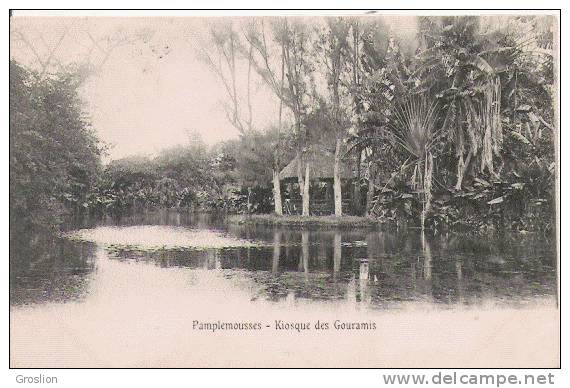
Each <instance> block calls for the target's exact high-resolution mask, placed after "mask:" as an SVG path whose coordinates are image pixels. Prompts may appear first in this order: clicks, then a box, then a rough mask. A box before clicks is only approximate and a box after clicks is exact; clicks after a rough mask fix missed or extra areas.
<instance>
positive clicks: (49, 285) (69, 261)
mask: <svg viewBox="0 0 570 388" xmlns="http://www.w3.org/2000/svg"><path fill="white" fill-rule="evenodd" d="M94 269H95V245H94V244H92V243H88V242H73V241H69V240H66V239H61V238H57V237H54V236H43V235H36V236H33V237H32V238H31V239H29V240H27V241H25V242H24V241H17V242H16V243H14V242H12V244H11V246H10V304H11V305H24V304H35V303H42V302H46V301H49V302H68V301H76V300H81V299H82V298H84V297H85V296H86V295H87V293H88V288H89V283H90V279H91V275H92V273H93V271H94Z"/></svg>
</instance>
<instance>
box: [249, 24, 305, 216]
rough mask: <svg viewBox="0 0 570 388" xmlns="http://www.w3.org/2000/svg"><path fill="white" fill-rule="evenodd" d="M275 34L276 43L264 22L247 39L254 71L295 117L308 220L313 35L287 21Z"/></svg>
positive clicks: (274, 28)
mask: <svg viewBox="0 0 570 388" xmlns="http://www.w3.org/2000/svg"><path fill="white" fill-rule="evenodd" d="M271 30H272V31H271V38H272V41H270V40H269V38H268V35H269V33H268V32H267V31H266V28H265V23H264V21H263V20H261V21H260V23H259V24H255V23H254V24H252V28H250V29H249V32H248V33H247V34H246V37H247V40H248V41H249V42H250V44H251V45H252V46H253V47H254V48H255V51H256V54H257V55H256V56H255V57H254V61H253V64H254V68H255V69H256V71H257V72H258V74H259V75H260V76H261V77H262V79H263V80H264V81H265V83H266V84H267V86H268V87H269V88H270V90H272V91H273V93H274V94H275V95H276V96H277V98H279V100H280V102H281V103H283V104H284V105H285V106H286V107H288V108H289V109H290V110H291V112H292V114H293V118H294V131H295V134H296V137H297V161H298V163H297V181H298V183H299V189H300V191H301V198H302V214H303V215H304V216H308V215H309V195H310V194H309V186H310V161H309V160H308V159H306V158H305V155H304V154H305V152H304V151H305V147H306V145H307V128H306V126H305V125H304V118H305V116H306V114H307V110H308V105H309V99H310V83H311V77H312V72H313V68H312V66H311V64H310V61H309V45H310V41H309V35H310V31H309V29H308V28H307V26H306V25H305V24H304V23H303V22H302V21H299V20H297V21H294V22H290V21H289V20H288V19H287V18H280V19H276V20H274V21H273V22H272V29H271ZM275 46H276V47H277V48H278V49H280V51H281V61H282V62H281V64H282V65H281V69H282V72H281V75H282V76H281V77H279V75H278V74H279V73H278V72H277V71H275V69H274V64H273V62H274V61H273V60H272V57H271V55H272V54H271V53H272V48H273V49H274V48H275ZM303 169H304V171H303Z"/></svg>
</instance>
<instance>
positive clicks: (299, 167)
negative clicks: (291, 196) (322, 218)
mask: <svg viewBox="0 0 570 388" xmlns="http://www.w3.org/2000/svg"><path fill="white" fill-rule="evenodd" d="M297 183H298V184H299V194H300V195H301V200H302V203H303V206H302V209H303V210H302V212H303V213H302V214H303V215H305V213H304V209H305V179H304V178H303V158H302V157H301V151H300V150H297Z"/></svg>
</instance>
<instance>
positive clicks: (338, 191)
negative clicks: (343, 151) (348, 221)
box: [333, 139, 342, 217]
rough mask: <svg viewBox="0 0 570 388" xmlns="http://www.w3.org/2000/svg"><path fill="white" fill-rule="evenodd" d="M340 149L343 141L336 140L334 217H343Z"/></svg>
mask: <svg viewBox="0 0 570 388" xmlns="http://www.w3.org/2000/svg"><path fill="white" fill-rule="evenodd" d="M340 147H341V140H340V139H336V148H335V152H334V169H333V171H334V172H333V179H334V215H335V216H337V217H340V216H342V185H341V181H340Z"/></svg>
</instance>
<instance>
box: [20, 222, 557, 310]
mask: <svg viewBox="0 0 570 388" xmlns="http://www.w3.org/2000/svg"><path fill="white" fill-rule="evenodd" d="M113 222H115V225H116V221H113V220H105V221H104V222H103V225H113ZM121 223H122V224H124V225H129V226H132V225H164V228H166V229H161V230H166V231H168V226H166V225H172V226H173V227H174V228H175V229H173V230H172V233H173V234H175V230H176V233H179V232H180V228H182V227H184V228H190V229H192V230H196V229H197V230H209V231H215V232H216V233H219V234H220V235H223V236H228V239H229V237H231V240H228V241H255V242H257V244H247V245H245V246H235V244H232V246H228V247H223V246H219V244H218V245H216V248H215V249H214V248H203V246H205V245H207V244H204V242H203V241H202V244H200V246H202V248H198V247H194V248H193V247H188V246H168V247H166V248H156V247H153V249H147V248H145V247H144V246H131V245H125V244H123V245H114V244H109V243H107V244H106V245H105V247H104V249H105V253H106V255H107V256H108V257H109V258H111V259H112V260H115V261H117V262H124V263H129V264H132V263H138V264H142V265H149V264H150V265H153V266H157V267H160V268H171V267H176V268H181V269H187V270H188V271H192V270H205V271H213V272H215V273H218V274H219V276H221V277H223V278H225V279H226V281H227V282H230V284H234V286H235V287H241V288H242V289H243V287H246V288H247V289H248V290H250V292H251V294H252V300H258V299H264V300H268V301H275V302H281V303H285V304H291V303H294V302H295V301H296V300H312V301H317V302H318V301H322V302H332V303H334V302H335V301H343V303H349V304H350V303H352V304H353V305H354V306H355V307H356V308H358V309H369V308H372V309H378V308H397V307H399V306H401V305H402V304H404V303H407V302H413V303H428V304H439V305H442V306H452V305H455V304H461V305H473V304H480V303H486V302H492V303H499V304H501V303H504V304H508V305H515V306H516V305H520V304H524V303H526V302H530V301H532V300H533V299H535V298H537V297H544V296H547V297H551V298H554V295H556V283H555V282H556V268H555V267H554V266H553V264H552V263H553V262H555V260H554V259H553V257H552V256H553V255H555V253H554V251H553V249H552V244H550V243H548V242H546V241H544V240H543V239H540V238H532V237H527V238H525V239H524V240H522V239H516V238H511V239H508V238H505V239H501V240H500V241H499V240H498V241H482V240H480V239H476V238H473V239H470V238H466V237H461V238H454V237H449V236H443V235H440V236H435V237H434V236H429V235H427V234H422V233H420V232H416V231H414V230H411V231H410V230H408V231H406V232H405V233H404V232H402V233H395V232H385V231H379V230H369V229H368V230H365V229H362V230H334V229H320V230H318V229H304V230H299V229H297V228H270V227H252V226H238V225H229V224H228V223H227V222H226V221H225V219H224V218H223V217H219V216H217V215H212V214H207V215H195V216H192V215H189V214H178V215H169V216H165V215H152V216H151V217H150V218H149V217H147V218H145V217H143V216H139V218H137V217H133V218H129V219H127V220H123V221H121ZM141 228H142V229H141ZM119 230H121V231H122V232H121V233H127V234H128V233H139V234H138V235H137V236H135V237H140V235H141V234H140V233H144V227H142V226H141V227H137V228H124V229H119ZM153 230H154V229H153ZM141 231H142V232H141ZM124 237H125V236H122V238H124ZM127 237H128V236H127ZM166 237H168V233H167V234H166ZM127 240H128V239H127ZM135 240H136V241H139V240H140V239H139V240H137V239H135ZM216 241H218V240H216ZM220 241H221V240H220ZM54 244H55V245H54V246H52V247H36V248H34V249H32V250H31V251H25V250H20V251H19V253H18V255H14V258H12V255H11V263H13V265H11V271H10V295H11V302H12V304H22V303H39V302H45V301H66V300H78V299H79V300H80V299H81V298H82V297H84V295H85V294H86V293H88V285H89V282H90V281H91V280H92V279H91V277H90V274H91V273H92V272H93V271H94V268H95V265H96V263H95V261H94V259H93V252H94V245H93V244H90V243H78V242H72V241H66V240H58V241H57V242H54ZM25 252H33V253H34V255H35V256H34V257H33V258H32V257H31V256H30V258H29V259H28V260H24V259H22V257H23V256H26V254H25ZM40 256H41V257H40ZM93 281H96V280H93Z"/></svg>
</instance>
